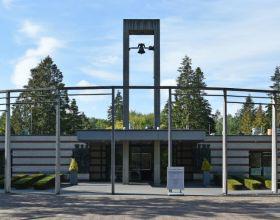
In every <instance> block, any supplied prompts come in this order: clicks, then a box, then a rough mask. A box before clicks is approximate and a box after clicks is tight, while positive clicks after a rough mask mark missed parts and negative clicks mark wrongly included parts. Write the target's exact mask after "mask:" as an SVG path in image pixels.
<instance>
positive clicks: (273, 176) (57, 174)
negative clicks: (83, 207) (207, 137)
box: [0, 86, 279, 195]
mask: <svg viewBox="0 0 280 220" xmlns="http://www.w3.org/2000/svg"><path fill="white" fill-rule="evenodd" d="M101 89H102V90H103V89H105V90H111V93H102V95H111V97H112V130H111V131H112V133H111V192H112V194H115V105H114V104H115V103H114V98H115V90H116V89H121V90H124V91H125V90H130V89H152V90H165V91H166V90H168V155H169V156H168V166H171V165H172V117H171V112H172V95H173V94H172V90H174V89H188V88H186V87H180V86H87V87H64V88H60V89H57V88H43V89H32V90H30V89H14V90H1V91H0V94H5V95H6V96H5V99H6V103H5V104H0V105H5V106H6V110H1V111H3V112H5V113H6V130H5V193H10V192H11V157H10V152H11V126H10V116H11V113H10V108H11V105H13V104H30V103H16V102H15V103H11V101H10V100H11V99H12V98H17V97H14V96H11V94H12V93H20V92H27V93H28V92H34V91H54V92H55V94H56V101H55V102H54V103H55V104H56V136H55V150H56V154H55V155H56V158H55V194H59V193H60V98H61V97H62V96H60V92H61V91H63V90H67V91H77V90H101ZM200 89H201V91H204V90H206V91H207V90H209V91H220V92H222V93H223V94H222V95H217V94H213V95H211V94H204V95H205V96H220V97H223V135H222V136H223V138H222V144H223V148H222V152H223V154H222V192H223V194H224V195H227V194H228V189H227V104H228V103H236V102H231V101H228V100H227V98H228V97H246V96H239V95H238V96H234V95H230V94H228V92H251V93H264V94H267V95H268V96H267V97H260V96H256V98H271V97H272V103H262V104H267V105H272V142H271V150H272V161H271V162H272V172H271V180H272V189H271V191H272V193H277V192H278V186H277V124H276V115H277V114H276V113H277V108H276V105H277V104H278V103H276V95H277V94H278V93H279V92H276V91H273V90H260V89H242V88H223V87H203V88H200ZM79 95H85V94H69V96H79ZM87 95H101V94H100V93H89V94H87ZM269 95H270V97H269ZM252 97H253V98H254V96H252ZM1 99H3V97H1ZM238 103H241V102H238ZM242 103H243V102H242Z"/></svg>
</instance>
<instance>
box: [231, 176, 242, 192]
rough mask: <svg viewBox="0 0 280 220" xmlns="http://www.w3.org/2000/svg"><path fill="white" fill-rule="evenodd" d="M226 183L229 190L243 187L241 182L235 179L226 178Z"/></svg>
mask: <svg viewBox="0 0 280 220" xmlns="http://www.w3.org/2000/svg"><path fill="white" fill-rule="evenodd" d="M227 185H228V189H229V190H240V189H242V188H243V184H242V183H240V182H239V181H238V180H236V179H228V180H227Z"/></svg>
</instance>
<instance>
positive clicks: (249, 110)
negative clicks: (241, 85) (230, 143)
mask: <svg viewBox="0 0 280 220" xmlns="http://www.w3.org/2000/svg"><path fill="white" fill-rule="evenodd" d="M239 117H240V131H241V132H242V133H243V134H246V135H249V134H251V132H252V128H253V122H254V120H255V111H254V104H253V100H252V97H251V95H249V96H247V97H246V101H245V103H244V104H243V106H242V108H241V109H240V112H239Z"/></svg>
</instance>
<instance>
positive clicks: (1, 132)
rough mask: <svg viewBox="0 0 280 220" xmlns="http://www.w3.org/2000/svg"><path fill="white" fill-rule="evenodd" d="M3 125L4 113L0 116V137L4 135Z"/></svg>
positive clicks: (4, 122) (4, 121)
mask: <svg viewBox="0 0 280 220" xmlns="http://www.w3.org/2000/svg"><path fill="white" fill-rule="evenodd" d="M5 124H6V115H5V113H2V115H1V116H0V135H4V134H5Z"/></svg>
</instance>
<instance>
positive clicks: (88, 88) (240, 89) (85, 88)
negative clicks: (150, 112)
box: [0, 86, 280, 94]
mask: <svg viewBox="0 0 280 220" xmlns="http://www.w3.org/2000/svg"><path fill="white" fill-rule="evenodd" d="M113 88H114V89H163V90H164V89H166V90H168V89H191V88H189V87H183V86H72V87H71V86H66V87H63V88H60V90H61V91H62V90H99V89H108V90H109V89H110V90H111V89H113ZM199 89H200V90H209V91H224V90H226V91H233V92H255V93H271V94H276V93H280V91H275V90H268V89H244V88H226V87H201V88H199ZM55 90H56V88H40V89H11V90H0V93H7V92H10V93H18V92H34V91H55Z"/></svg>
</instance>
